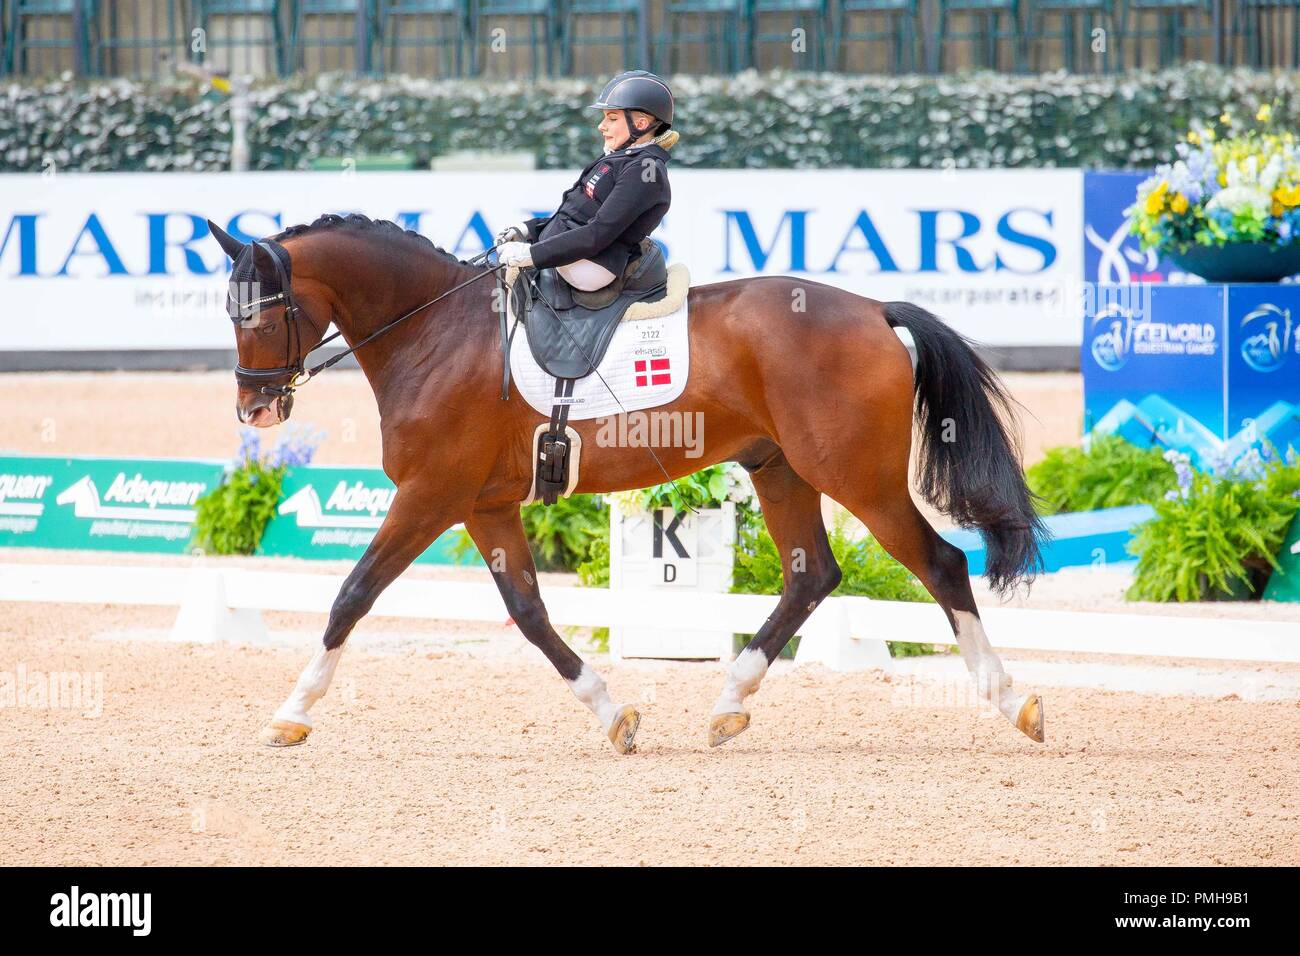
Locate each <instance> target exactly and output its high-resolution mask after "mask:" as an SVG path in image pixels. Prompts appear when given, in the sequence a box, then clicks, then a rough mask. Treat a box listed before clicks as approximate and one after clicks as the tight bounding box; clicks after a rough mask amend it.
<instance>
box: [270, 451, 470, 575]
mask: <svg viewBox="0 0 1300 956" xmlns="http://www.w3.org/2000/svg"><path fill="white" fill-rule="evenodd" d="M396 493H397V489H396V488H395V487H394V486H393V483H392V482H391V481H389V480H388V476H387V475H385V474H384V473H383V471H381V470H380V469H378V468H344V467H330V466H325V465H312V466H308V467H306V468H292V469H290V470H289V471H288V472H286V474H285V476H284V484H283V486H282V487H281V489H280V504H279V506H278V507H277V508H276V513H275V516H274V517H273V518H272V519H271V522H270V524H268V525H267V527H266V534H264V535H263V536H262V543H261V545H260V546H259V547H258V549H257V553H258V554H265V555H275V556H280V557H295V558H318V559H323V558H350V559H356V558H359V557H361V555H362V554H364V553H365V550H366V547H367V546H368V545H369V544H370V541H371V539H373V538H374V536H375V532H376V531H378V530H379V526H380V525H381V524H383V521H384V518H385V516H387V514H388V509H389V507H390V506H391V505H392V503H393V496H394V495H395V494H396ZM451 538H452V535H451V533H450V532H445V533H444V534H443V535H442V536H441V537H439V538H438V540H436V541H435V542H434V543H433V544H432V545H430V546H429V548H428V550H426V551H425V552H424V554H422V555H420V557H418V558H417V559H416V560H417V561H421V562H424V563H430V564H451V563H452V562H453V558H452V556H451V544H450V541H451Z"/></svg>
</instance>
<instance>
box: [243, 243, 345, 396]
mask: <svg viewBox="0 0 1300 956" xmlns="http://www.w3.org/2000/svg"><path fill="white" fill-rule="evenodd" d="M254 245H255V246H257V247H259V248H261V249H263V250H264V251H265V252H266V253H267V254H268V255H269V256H270V257H271V261H272V262H273V263H275V277H276V281H277V282H278V283H279V286H280V291H279V292H277V293H276V294H275V295H268V296H263V297H262V298H260V299H254V300H253V301H252V302H233V303H232V304H233V305H234V306H235V310H234V314H232V315H231V317H230V319H231V321H232V322H234V323H235V325H237V326H239V325H242V323H243V322H244V320H245V319H248V318H251V317H252V316H253V315H256V314H257V313H258V312H259V311H261V310H262V309H264V308H266V307H267V306H272V305H279V304H281V303H283V304H284V360H285V362H286V363H287V364H285V365H281V366H279V367H278V368H246V367H245V366H243V365H236V366H235V381H236V382H238V383H239V384H240V385H243V386H246V387H248V388H251V389H253V390H254V391H257V392H261V393H262V394H263V395H276V396H279V397H280V398H288V397H290V396H291V395H292V394H293V390H294V389H295V388H297V387H298V386H299V385H302V384H303V383H304V382H306V381H307V379H308V378H310V377H311V376H310V374H309V373H308V372H307V370H306V367H305V363H306V359H307V356H308V355H309V354H310V353H311V352H312V351H314V350H315V349H316V348H319V347H320V346H321V345H324V344H325V343H324V342H323V341H322V342H320V343H318V344H317V345H315V346H313V347H312V348H310V349H308V350H307V351H306V352H304V351H303V350H302V334H301V332H300V331H299V329H298V322H299V321H300V320H301V321H303V322H308V319H307V318H306V313H304V312H301V310H300V309H299V307H298V305H297V303H295V302H294V301H293V286H292V285H291V283H290V282H289V269H288V267H287V265H286V262H287V260H288V253H287V252H286V251H285V249H284V247H283V246H281V245H280V244H279V243H277V242H268V241H266V240H264V239H259V240H257V241H256V242H255V243H254ZM254 262H256V254H254ZM308 324H310V323H308ZM281 380H283V381H281Z"/></svg>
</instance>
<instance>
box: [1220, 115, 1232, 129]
mask: <svg viewBox="0 0 1300 956" xmlns="http://www.w3.org/2000/svg"><path fill="white" fill-rule="evenodd" d="M1219 122H1220V123H1222V124H1223V125H1224V126H1231V125H1232V116H1231V114H1229V113H1220V114H1219Z"/></svg>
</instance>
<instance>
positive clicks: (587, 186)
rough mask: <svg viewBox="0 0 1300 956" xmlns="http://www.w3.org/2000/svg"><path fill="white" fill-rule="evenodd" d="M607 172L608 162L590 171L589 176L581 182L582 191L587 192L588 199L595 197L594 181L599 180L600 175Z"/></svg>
mask: <svg viewBox="0 0 1300 956" xmlns="http://www.w3.org/2000/svg"><path fill="white" fill-rule="evenodd" d="M607 172H609V164H608V163H606V164H605V165H603V166H601V167H600V169H598V170H596V171H595V172H594V173H592V174H591V176H589V177H588V179H587V181H586V183H584V184H583V187H582V191H583V192H584V193H586V194H587V198H588V199H595V198H596V183H598V182H600V177H601V176H604V175H605V174H606V173H607Z"/></svg>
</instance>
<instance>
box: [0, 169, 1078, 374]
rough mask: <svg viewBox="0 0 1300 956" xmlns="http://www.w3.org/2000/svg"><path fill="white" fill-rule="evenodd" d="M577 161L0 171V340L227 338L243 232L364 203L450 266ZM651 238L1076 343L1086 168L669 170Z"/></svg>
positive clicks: (989, 335) (3, 343) (695, 260)
mask: <svg viewBox="0 0 1300 956" xmlns="http://www.w3.org/2000/svg"><path fill="white" fill-rule="evenodd" d="M573 175H574V174H573V173H572V172H562V171H539V172H531V173H492V172H483V173H473V172H462V173H431V172H395V173H385V172H375V173H334V172H287V173H245V174H238V175H236V174H228V173H99V174H59V175H56V176H52V177H44V176H41V175H39V174H10V175H0V277H3V283H4V295H3V297H0V348H3V349H6V350H58V349H78V350H85V349H91V350H95V349H105V350H123V349H229V348H231V347H232V343H233V338H232V337H231V334H230V327H229V324H228V322H226V321H225V319H224V311H223V302H224V297H225V274H226V269H227V267H228V264H227V262H226V260H225V258H224V257H223V255H222V254H221V252H220V250H219V249H218V248H217V246H216V243H215V242H213V241H212V240H211V239H210V238H209V236H208V230H207V225H206V222H205V220H207V219H209V218H210V219H212V220H213V221H214V222H217V223H220V224H221V225H222V226H223V227H224V228H226V229H228V230H229V231H230V232H231V234H233V235H235V236H236V237H237V238H241V239H244V240H248V239H252V238H259V237H262V236H265V235H270V234H273V233H275V232H278V231H280V230H281V229H283V228H284V227H287V226H290V225H294V224H296V223H301V222H310V221H311V220H313V219H315V218H317V217H318V216H319V215H321V214H322V213H327V212H332V213H348V212H361V213H364V214H366V215H368V216H370V217H372V218H381V219H390V220H393V221H395V222H398V223H399V224H401V225H402V226H404V227H406V228H409V229H414V230H416V231H418V232H421V233H423V234H424V235H426V236H428V237H429V238H430V239H432V240H433V241H434V242H435V243H437V244H438V245H440V246H443V247H445V248H447V249H448V250H450V251H451V252H453V253H455V254H456V255H457V256H460V257H462V258H468V257H470V256H473V255H475V254H477V253H478V252H480V251H482V250H483V249H484V248H485V247H486V246H487V245H489V244H490V243H491V238H492V236H493V235H494V234H495V232H496V231H498V230H500V229H501V228H502V227H504V226H505V225H507V224H509V223H512V222H517V221H519V220H520V219H523V218H526V217H529V216H536V215H546V214H548V213H549V212H550V211H551V210H552V209H553V208H554V203H555V202H556V201H557V200H558V198H559V196H560V194H561V193H562V191H563V190H564V189H565V188H567V187H568V186H569V185H570V184H571V182H572V178H573ZM671 178H672V190H673V207H672V211H671V212H670V213H669V215H668V217H667V218H666V219H665V221H664V222H663V224H662V225H661V226H660V228H659V229H658V231H657V232H656V233H655V238H656V239H657V240H658V241H660V242H661V243H662V244H663V245H664V246H665V248H666V251H667V253H668V256H669V258H670V259H671V260H673V261H679V262H684V263H686V264H687V265H688V266H689V267H690V270H691V276H692V281H693V284H695V285H703V284H707V283H711V282H718V281H725V280H729V279H739V278H744V277H748V276H756V275H789V276H794V277H796V278H804V279H807V280H809V281H816V282H822V283H827V284H830V285H835V286H840V287H842V288H846V289H849V290H852V291H853V292H856V293H859V294H862V295H866V296H869V297H871V298H875V299H880V300H892V299H906V300H909V301H914V302H917V303H918V304H920V305H922V306H924V307H926V308H929V309H931V310H932V311H934V312H936V313H938V314H939V315H941V316H943V317H944V318H945V319H946V320H948V321H949V322H950V323H951V324H952V325H954V326H955V327H956V328H957V329H959V330H960V331H962V332H964V333H966V334H968V335H971V336H974V337H975V338H976V339H978V340H980V341H983V342H987V343H989V344H994V345H1077V344H1078V343H1079V321H1080V317H1081V316H1080V313H1079V310H1078V308H1077V306H1074V305H1072V304H1071V303H1070V301H1069V300H1070V299H1071V296H1070V294H1069V293H1070V291H1071V290H1074V289H1076V288H1077V285H1078V283H1079V281H1080V280H1081V278H1082V276H1083V223H1082V218H1083V173H1082V171H1080V170H1055V169H1048V170H948V171H932V170H818V171H810V170H692V169H683V168H677V169H674V170H672V172H671Z"/></svg>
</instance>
